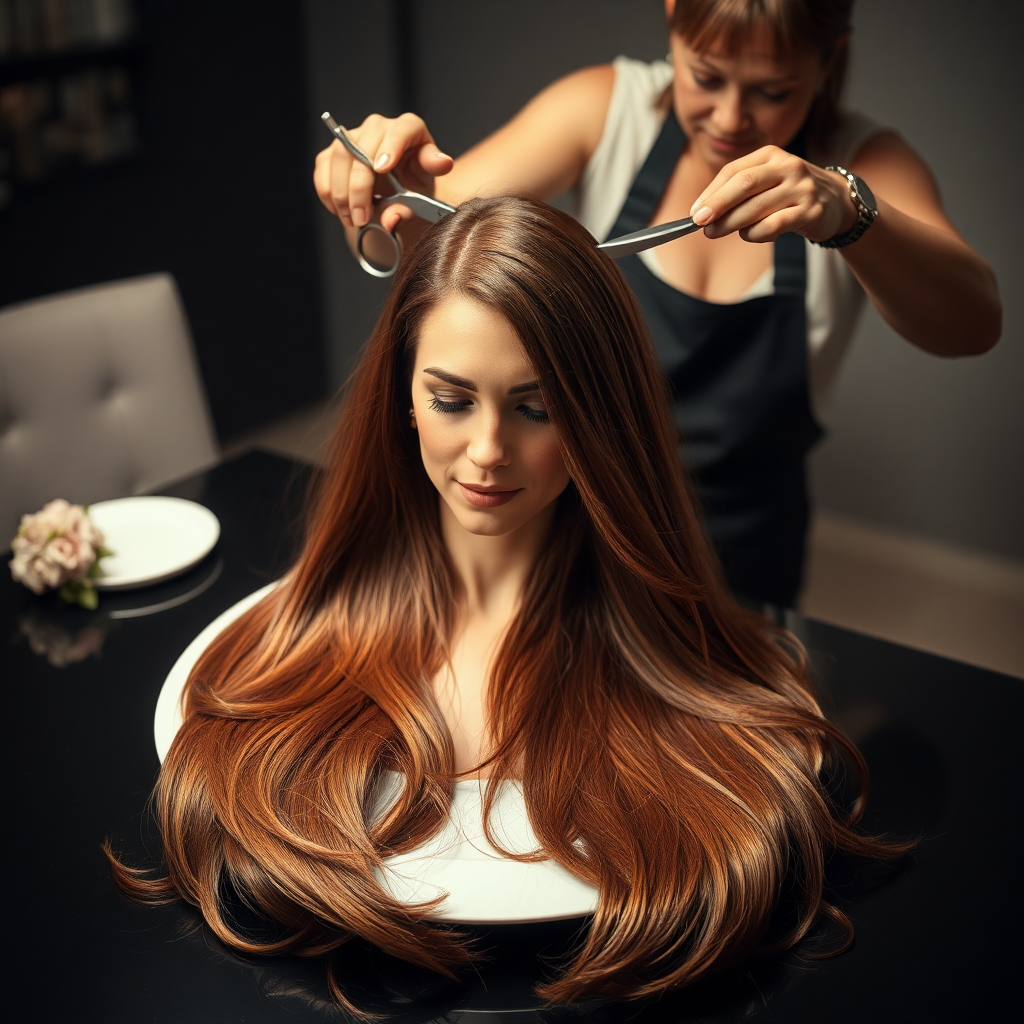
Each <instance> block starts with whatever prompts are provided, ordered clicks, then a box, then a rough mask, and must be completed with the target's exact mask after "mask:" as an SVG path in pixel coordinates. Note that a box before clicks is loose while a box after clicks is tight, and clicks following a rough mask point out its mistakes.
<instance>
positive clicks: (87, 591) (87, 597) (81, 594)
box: [78, 586, 100, 612]
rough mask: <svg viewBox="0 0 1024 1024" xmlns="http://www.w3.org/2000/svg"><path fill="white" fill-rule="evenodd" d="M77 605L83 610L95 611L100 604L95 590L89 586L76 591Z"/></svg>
mask: <svg viewBox="0 0 1024 1024" xmlns="http://www.w3.org/2000/svg"><path fill="white" fill-rule="evenodd" d="M78 603H79V604H80V605H81V606H82V607H83V608H88V609H89V611H91V612H94V611H96V607H97V605H99V603H100V599H99V595H98V594H97V593H96V589H95V588H94V587H91V586H84V587H82V589H81V590H79V591H78Z"/></svg>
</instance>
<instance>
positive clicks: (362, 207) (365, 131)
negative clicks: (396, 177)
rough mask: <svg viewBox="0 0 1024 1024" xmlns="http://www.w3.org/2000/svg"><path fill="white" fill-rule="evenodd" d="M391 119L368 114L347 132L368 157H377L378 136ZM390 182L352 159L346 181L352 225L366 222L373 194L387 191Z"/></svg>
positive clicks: (360, 224) (370, 213) (370, 215)
mask: <svg viewBox="0 0 1024 1024" xmlns="http://www.w3.org/2000/svg"><path fill="white" fill-rule="evenodd" d="M391 122H392V119H391V118H387V117H381V115H380V114H370V116H369V117H367V118H366V120H365V121H363V123H362V124H361V125H360V126H359V127H358V128H353V129H352V131H350V132H349V137H350V138H351V139H352V141H353V142H355V144H356V145H357V146H358V147H359V148H360V149H361V150H362V151H363V152H364V153H365V154H366V155H367V156H368V157H369V158H370V160H371V161H376V160H377V154H378V153H379V152H380V143H381V139H383V138H384V136H385V134H386V133H387V129H388V125H389V124H391ZM391 191H392V190H391V186H390V185H389V184H388V182H387V179H386V178H378V177H377V175H376V174H375V173H374V172H373V170H371V169H370V168H369V167H367V166H366V165H365V164H364V163H362V162H361V161H359V160H352V161H351V164H350V168H349V181H348V205H349V210H350V211H351V215H352V223H353V224H355V226H356V227H362V226H363V225H364V224H367V223H369V221H370V218H371V217H372V215H373V196H374V193H377V194H378V195H382V194H387V193H389V192H391Z"/></svg>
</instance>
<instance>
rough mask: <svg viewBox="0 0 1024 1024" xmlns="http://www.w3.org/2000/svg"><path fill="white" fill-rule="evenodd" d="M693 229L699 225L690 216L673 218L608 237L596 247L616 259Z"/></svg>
mask: <svg viewBox="0 0 1024 1024" xmlns="http://www.w3.org/2000/svg"><path fill="white" fill-rule="evenodd" d="M694 231H700V225H699V224H694V223H693V219H692V218H691V217H684V218H683V219H682V220H673V221H670V222H669V223H668V224H655V225H654V227H650V228H641V229H640V230H639V231H631V232H630V233H629V234H628V235H619V237H618V238H609V239H608V241H607V242H602V243H601V244H600V245H599V246H598V249H600V250H601V252H603V253H606V254H607V255H608V256H611V258H612V259H613V260H618V259H621V258H622V257H623V256H632V255H633V254H634V253H637V252H643V251H644V249H653V248H654V246H656V245H662V244H663V243H664V242H671V241H672V239H673V238H681V237H682V236H683V235H689V234H692V233H693V232H694Z"/></svg>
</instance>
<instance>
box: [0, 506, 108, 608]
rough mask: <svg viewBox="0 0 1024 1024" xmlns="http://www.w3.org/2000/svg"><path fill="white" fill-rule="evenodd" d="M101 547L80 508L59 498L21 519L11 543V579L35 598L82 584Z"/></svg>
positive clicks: (83, 511) (91, 525) (101, 541)
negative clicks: (76, 582)
mask: <svg viewBox="0 0 1024 1024" xmlns="http://www.w3.org/2000/svg"><path fill="white" fill-rule="evenodd" d="M102 547H103V534H102V533H101V532H100V530H98V529H97V528H96V525H95V524H94V523H93V522H92V521H91V520H90V519H89V517H88V516H87V515H86V513H85V510H84V509H83V508H82V506H81V505H72V504H70V503H69V502H67V501H65V500H64V499H63V498H58V499H56V500H55V501H51V502H48V503H47V504H46V505H44V506H43V508H42V509H40V511H38V512H36V513H35V514H34V515H25V516H22V517H21V525H20V526H19V527H18V535H17V536H16V537H15V538H14V540H12V541H11V550H12V551H13V552H14V557H13V558H12V559H11V561H10V563H9V564H10V567H11V576H12V577H13V578H14V579H15V580H16V581H17V582H19V583H24V584H25V586H26V587H28V588H29V590H31V591H32V592H33V593H35V594H41V593H43V591H44V590H46V589H47V588H56V587H60V586H63V585H64V584H65V583H67V582H68V581H69V580H85V579H86V576H87V575H88V572H89V570H90V569H91V568H92V566H93V564H94V563H95V561H96V559H97V557H100V554H99V552H100V550H101V549H102Z"/></svg>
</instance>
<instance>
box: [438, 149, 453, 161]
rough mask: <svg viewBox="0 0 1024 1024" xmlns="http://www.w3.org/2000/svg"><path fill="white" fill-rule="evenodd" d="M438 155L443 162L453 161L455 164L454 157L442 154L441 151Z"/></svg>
mask: <svg viewBox="0 0 1024 1024" xmlns="http://www.w3.org/2000/svg"><path fill="white" fill-rule="evenodd" d="M437 155H438V156H439V157H440V158H441V159H442V160H451V161H452V162H453V163H454V162H455V157H453V156H449V155H448V154H447V153H442V152H441V150H438V151H437Z"/></svg>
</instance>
